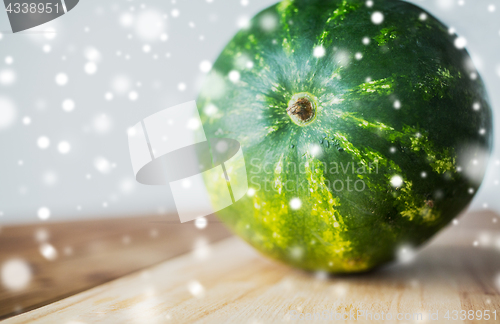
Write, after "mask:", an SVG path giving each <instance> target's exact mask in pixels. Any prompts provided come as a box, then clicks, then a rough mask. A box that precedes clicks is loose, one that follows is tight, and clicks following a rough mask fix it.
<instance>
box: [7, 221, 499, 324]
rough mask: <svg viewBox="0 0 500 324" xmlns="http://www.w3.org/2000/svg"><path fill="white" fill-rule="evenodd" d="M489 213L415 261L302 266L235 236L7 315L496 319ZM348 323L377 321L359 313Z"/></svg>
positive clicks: (75, 319) (95, 319)
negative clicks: (351, 269) (484, 222)
mask: <svg viewBox="0 0 500 324" xmlns="http://www.w3.org/2000/svg"><path fill="white" fill-rule="evenodd" d="M478 217H479V216H478ZM484 217H488V218H489V220H490V225H489V226H488V228H484V227H483V228H480V229H472V230H471V229H470V227H469V226H460V225H458V226H450V227H449V228H448V229H446V230H445V231H444V233H442V235H440V236H439V237H438V238H437V239H435V240H434V241H433V242H432V243H431V244H429V245H428V246H426V247H425V248H424V249H422V250H420V252H419V253H418V254H417V256H416V259H415V260H414V261H413V262H412V263H411V264H400V265H391V266H388V267H385V268H383V269H380V270H378V271H374V272H370V273H367V274H362V275H353V276H331V277H325V276H324V275H323V274H311V273H306V272H302V271H298V270H294V269H291V268H289V267H287V266H285V265H282V264H279V263H276V262H273V261H271V260H269V259H267V258H264V257H262V256H260V255H259V254H258V253H257V252H256V251H255V250H254V249H252V248H251V247H249V246H248V245H246V244H245V243H243V242H242V241H241V240H240V239H239V238H235V237H232V238H228V239H226V240H223V241H221V242H218V243H215V244H212V245H210V247H205V248H204V249H202V250H198V251H195V252H194V253H189V254H185V255H182V256H179V257H176V258H173V259H170V260H168V261H165V262H163V263H161V264H158V265H156V266H153V267H150V268H148V269H146V270H143V271H140V272H137V273H133V274H130V275H128V276H125V277H122V278H120V279H117V280H114V281H111V282H108V283H106V284H103V285H101V286H98V287H95V288H92V289H90V290H87V291H85V292H82V293H79V294H76V295H74V296H71V297H69V298H66V299H63V300H61V301H58V302H55V303H53V304H50V305H48V306H44V307H41V308H39V309H37V310H34V311H31V312H28V313H25V314H22V315H19V316H16V317H13V318H10V319H8V320H6V321H5V323H6V324H7V323H28V322H29V323H32V322H34V323H165V322H171V323H217V324H218V323H282V322H293V321H292V320H293V319H294V318H293V314H294V313H291V312H292V311H294V312H295V311H296V312H297V314H298V313H303V314H306V313H311V314H313V313H322V312H323V311H325V310H326V311H334V312H337V313H339V314H342V313H343V312H347V313H349V312H350V311H352V312H353V313H354V314H357V311H366V312H371V313H372V316H376V315H373V314H379V316H380V315H381V314H382V312H384V314H385V315H386V316H387V314H388V313H390V314H391V315H392V316H393V320H386V321H384V323H401V322H405V321H404V320H403V321H398V320H397V316H398V314H403V316H404V314H412V315H411V316H416V315H413V314H419V313H421V314H422V316H425V318H427V316H428V313H429V312H430V313H434V314H435V313H436V312H438V316H439V320H438V321H429V320H427V322H434V323H443V322H450V321H446V320H445V319H444V316H445V314H446V310H450V311H453V310H457V311H460V310H462V309H464V310H467V311H468V310H474V311H477V310H482V311H484V310H489V311H490V313H491V312H492V311H494V310H496V311H497V319H496V321H495V320H493V318H491V320H490V321H489V322H491V323H495V322H496V323H498V322H500V316H499V314H498V312H499V311H500V294H499V291H498V288H499V287H497V286H496V284H495V280H497V278H498V274H499V272H500V258H499V257H498V253H499V251H498V247H497V246H496V243H495V242H496V241H498V240H500V231H499V226H497V224H493V225H491V219H492V218H491V217H494V216H492V215H491V214H490V215H486V216H484ZM464 223H467V222H464ZM474 241H477V242H478V244H477V246H474V244H473V242H474ZM332 316H334V315H332ZM366 316H369V315H368V313H367V315H366ZM450 316H452V313H450ZM310 322H312V323H324V322H325V321H324V320H317V321H310ZM342 322H346V323H373V322H374V321H373V320H372V321H371V320H369V318H368V320H367V319H366V318H363V317H358V318H357V320H348V321H342ZM406 322H408V323H414V322H415V321H410V320H407V321H406ZM416 322H417V323H419V322H423V321H416ZM451 322H453V323H475V322H479V321H475V320H474V321H468V320H467V321H461V320H457V321H451Z"/></svg>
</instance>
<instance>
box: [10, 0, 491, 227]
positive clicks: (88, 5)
mask: <svg viewBox="0 0 500 324" xmlns="http://www.w3.org/2000/svg"><path fill="white" fill-rule="evenodd" d="M375 1H376V0H375ZM413 2H415V3H417V4H418V5H420V6H422V7H423V8H425V9H427V10H428V11H430V12H431V13H432V14H434V15H435V16H437V17H438V18H440V19H441V20H442V21H443V22H444V23H445V24H447V25H448V26H451V27H453V28H455V30H456V32H457V33H458V34H459V35H461V36H463V37H465V38H466V39H467V48H468V50H469V52H470V53H471V54H472V56H473V59H474V62H475V63H476V66H477V67H478V69H479V71H480V73H481V75H482V77H483V79H484V80H485V82H486V84H487V88H488V91H489V94H490V99H491V102H492V104H493V107H494V109H495V118H496V125H500V123H499V115H500V114H499V113H498V109H500V87H499V85H500V57H499V55H498V54H499V53H500V16H499V15H500V2H499V1H495V0H489V1H485V0H474V1H472V0H465V1H458V0H439V1H435V0H424V1H413ZM273 3H274V1H272V0H248V3H246V2H245V1H243V2H241V1H240V0H231V1H229V0H225V1H224V0H213V1H211V2H207V1H201V0H189V1H188V0H173V1H158V0H155V1H97V0H83V1H81V2H80V3H79V4H78V6H77V7H75V8H74V9H73V10H72V11H71V12H69V13H68V14H66V15H64V16H63V17H60V18H58V19H57V20H54V21H52V22H49V23H47V24H45V25H43V26H40V27H37V28H34V29H31V30H29V31H26V32H22V33H18V34H12V33H11V32H10V31H9V30H10V26H9V24H8V21H7V15H6V13H5V11H3V10H0V31H2V36H1V38H0V103H2V102H3V105H4V106H5V103H6V102H9V105H11V106H13V108H14V111H15V116H14V118H11V119H8V118H7V117H6V114H5V111H6V110H5V107H4V110H3V113H4V115H0V149H1V153H0V154H1V155H0V224H2V223H20V222H40V221H41V220H40V219H39V218H38V216H37V211H38V209H39V208H40V207H47V208H48V209H49V210H50V211H51V215H50V218H49V221H54V220H62V219H81V218H90V217H104V216H107V217H110V216H123V215H138V214H151V213H167V212H172V211H175V206H174V204H173V200H172V196H171V193H170V192H169V189H168V187H167V186H164V187H160V186H144V185H139V184H136V183H135V181H134V179H133V173H132V168H131V165H130V159H129V151H128V145H127V137H126V130H127V128H128V127H130V126H132V125H134V124H135V123H136V122H138V121H139V120H141V119H143V118H144V117H146V116H149V115H151V114H152V113H154V112H157V111H159V110H162V109H164V108H167V107H170V106H173V105H175V104H179V103H182V102H186V101H189V100H193V99H196V94H197V92H198V90H199V88H200V83H201V80H202V78H203V75H204V73H203V72H202V71H201V70H200V63H201V62H202V61H205V60H209V61H211V62H213V61H214V60H215V58H216V57H217V55H218V54H219V52H220V50H221V49H222V48H223V47H224V45H225V44H226V43H227V41H228V40H229V39H230V38H231V37H232V36H233V35H234V34H235V32H236V31H237V30H238V28H239V27H238V25H241V24H244V22H245V19H248V18H250V17H252V16H253V15H254V14H255V13H257V12H258V11H260V10H261V9H263V8H265V7H267V6H269V5H271V4H273ZM245 4H246V5H245ZM490 5H495V6H496V8H495V10H492V9H493V8H491V7H490V8H489V6H490ZM175 10H177V13H178V15H176V11H175ZM163 33H165V34H166V35H168V39H166V40H165V36H163V40H162V37H161V35H162V34H163ZM145 46H146V48H145ZM148 46H149V48H150V50H149V51H147V49H148ZM49 47H50V51H48V50H49ZM145 49H146V51H145ZM44 50H45V51H44ZM8 57H11V58H12V60H9V59H8ZM89 62H93V63H91V64H89ZM86 66H87V69H90V70H92V68H93V67H97V70H96V71H95V73H94V74H88V73H87V72H86V70H85V67H86ZM59 73H65V74H66V75H67V77H68V82H67V84H66V85H64V86H60V85H58V84H57V83H56V75H57V74H59ZM117 80H118V81H117ZM127 82H128V87H127V86H126V85H127ZM180 83H183V84H185V87H186V88H185V90H184V91H181V90H179V84H180ZM124 90H125V91H124ZM131 92H135V93H137V95H138V98H137V99H136V100H135V101H133V100H130V98H129V94H130V93H131ZM106 93H111V94H112V95H113V99H112V100H106V98H105V94H106ZM66 99H71V100H73V101H74V103H75V108H74V110H73V111H71V112H66V111H65V110H63V108H62V103H63V101H64V100H66ZM103 115H104V116H105V117H103ZM25 117H29V118H30V119H31V124H29V125H25V124H24V123H23V119H24V118H25ZM2 118H3V119H2ZM9 120H10V122H9ZM2 125H3V126H2ZM497 129H498V128H497ZM41 136H46V137H48V138H49V139H50V146H49V147H48V148H46V149H40V148H39V147H38V145H37V139H38V138H39V137H41ZM495 136H496V143H497V144H496V148H495V151H494V153H493V158H492V160H491V163H490V166H489V170H488V174H487V176H486V179H485V181H484V183H483V185H482V187H481V189H480V192H479V193H478V195H477V196H476V198H475V200H474V202H473V204H472V206H471V208H473V209H482V208H492V209H496V210H500V200H499V199H498V198H497V197H498V196H499V192H500V191H499V188H500V185H498V181H499V180H500V175H499V169H500V166H499V164H500V163H499V162H498V160H499V155H498V152H499V150H498V143H500V141H499V140H498V139H499V138H500V131H497V132H496V135H495ZM61 141H66V142H68V143H69V144H70V146H71V150H70V151H69V152H68V153H67V154H61V153H60V152H59V150H58V144H59V143H60V142H61ZM103 158H104V159H105V161H107V162H108V164H106V163H103V162H102V161H103V160H102V159H103ZM96 159H97V162H99V161H101V162H100V163H98V167H97V168H96V166H95V164H96ZM99 159H100V160H99Z"/></svg>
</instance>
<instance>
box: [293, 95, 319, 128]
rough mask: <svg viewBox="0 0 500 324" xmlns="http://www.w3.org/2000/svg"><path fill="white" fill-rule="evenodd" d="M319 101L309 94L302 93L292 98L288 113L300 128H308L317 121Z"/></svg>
mask: <svg viewBox="0 0 500 324" xmlns="http://www.w3.org/2000/svg"><path fill="white" fill-rule="evenodd" d="M317 103H318V99H317V98H316V97H315V96H313V95H312V94H310V93H308V92H300V93H297V94H295V95H293V96H292V98H291V99H290V101H289V102H288V108H286V112H287V113H288V116H290V119H292V121H293V122H294V123H295V124H297V125H298V126H306V125H309V124H311V123H312V122H313V121H314V120H315V119H316V109H317V106H318V104H317Z"/></svg>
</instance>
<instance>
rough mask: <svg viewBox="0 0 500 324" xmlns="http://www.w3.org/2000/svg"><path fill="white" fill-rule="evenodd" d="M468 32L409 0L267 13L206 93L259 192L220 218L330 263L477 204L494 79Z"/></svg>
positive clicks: (352, 263) (369, 260)
mask: <svg viewBox="0 0 500 324" xmlns="http://www.w3.org/2000/svg"><path fill="white" fill-rule="evenodd" d="M457 37H458V36H457V35H455V34H453V32H450V31H449V30H448V28H447V27H446V26H444V25H443V24H442V23H441V22H439V21H438V20H437V19H436V18H434V17H433V16H432V15H431V14H429V13H427V12H425V11H424V10H422V9H421V8H419V7H417V6H415V5H412V4H409V3H406V2H403V1H394V0H377V1H375V2H372V1H367V2H365V1H357V0H295V1H291V0H286V1H283V2H280V3H278V4H276V5H274V6H272V7H269V8H267V9H265V10H263V11H262V12H260V13H259V14H257V15H256V16H255V17H254V18H253V19H252V20H251V22H250V25H249V26H248V28H245V29H242V30H240V31H239V32H238V33H237V34H236V36H234V38H233V39H232V40H231V41H230V42H229V43H228V44H227V46H226V47H225V48H224V50H223V51H222V53H221V54H220V56H219V57H218V59H217V60H216V62H215V63H214V65H213V68H212V70H211V72H210V73H209V74H208V75H207V78H206V80H205V83H204V85H203V87H202V90H201V92H200V95H199V98H198V100H197V102H198V105H199V109H200V115H201V118H202V121H203V125H204V129H205V132H206V134H207V137H214V138H233V139H236V140H238V141H239V142H240V143H241V146H242V149H243V152H244V157H245V164H246V170H247V175H248V184H249V188H250V189H249V191H248V193H247V194H246V195H245V196H244V198H242V199H241V200H239V201H237V202H236V203H234V204H233V205H232V206H230V207H228V208H226V209H224V210H222V211H221V212H219V213H218V217H220V219H221V220H222V221H223V222H224V223H225V224H227V225H228V226H229V227H230V228H231V230H232V231H234V232H235V233H236V234H238V235H239V236H241V237H242V238H243V239H244V240H246V241H247V242H248V243H249V244H251V245H252V246H254V247H255V248H256V249H257V250H259V251H260V252H262V253H263V254H264V255H267V256H269V257H270V258H273V259H275V260H280V261H282V262H284V263H287V264H289V265H291V266H294V267H298V268H302V269H306V270H312V271H326V272H330V273H350V272H362V271H367V270H369V269H372V268H374V267H377V266H379V265H382V264H384V263H386V262H389V261H391V260H393V259H394V258H396V257H397V255H398V253H399V252H400V251H402V249H404V248H406V247H411V248H414V247H417V246H419V245H421V244H422V243H424V242H425V241H426V240H428V239H429V238H430V237H431V236H432V235H433V234H435V233H436V232H437V231H439V230H440V229H441V228H443V227H444V226H446V225H447V224H448V223H449V222H450V221H451V220H452V219H453V218H454V217H456V216H457V214H459V213H460V211H462V210H463V209H464V208H465V207H466V206H467V205H468V204H469V202H470V201H471V200H472V198H473V196H474V194H475V193H476V191H477V189H478V188H479V186H480V183H481V181H482V178H483V176H484V172H485V164H481V163H479V165H476V164H477V159H483V160H484V159H487V156H488V153H489V152H490V150H491V143H492V122H491V120H492V118H491V109H490V105H489V103H488V99H487V95H486V92H485V88H484V85H483V82H482V80H481V78H480V77H479V75H478V73H477V71H476V69H475V68H474V66H473V64H472V63H471V59H470V57H469V55H468V53H467V51H466V50H465V49H464V48H461V44H460V43H461V41H460V40H458V41H457ZM457 45H458V47H457ZM474 165H476V169H474ZM471 170H472V171H471ZM212 189H214V190H212V191H211V195H213V197H212V198H214V199H217V195H218V189H217V188H212ZM220 189H221V190H226V189H225V188H220Z"/></svg>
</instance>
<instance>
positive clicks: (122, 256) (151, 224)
mask: <svg viewBox="0 0 500 324" xmlns="http://www.w3.org/2000/svg"><path fill="white" fill-rule="evenodd" d="M229 235H230V234H229V232H228V231H227V230H225V228H224V227H223V225H222V224H221V223H220V222H218V221H217V220H215V219H214V218H213V217H211V218H209V225H208V226H207V228H205V229H203V230H200V229H197V228H196V227H195V226H194V225H193V223H192V222H191V223H187V224H180V223H179V220H178V218H177V219H176V217H175V216H148V217H135V218H113V219H105V220H91V221H77V222H65V223H43V224H33V225H22V226H10V227H4V228H2V229H1V232H0V266H1V265H3V264H4V263H5V262H7V261H8V260H12V259H16V258H19V259H22V260H24V261H25V262H27V264H28V265H29V267H30V268H31V272H32V279H31V282H30V283H29V286H27V287H26V288H25V289H23V290H20V291H12V290H8V289H6V288H5V287H4V286H0V318H2V317H3V318H6V317H9V316H12V315H15V314H18V313H20V312H24V311H28V310H31V309H34V308H37V307H40V306H43V305H46V304H48V303H51V302H53V301H56V300H59V299H61V298H64V297H67V296H70V295H73V294H75V293H77V292H80V291H82V290H85V289H89V288H91V287H94V286H96V285H99V284H102V283H104V282H107V281H110V280H112V279H116V278H119V277H121V276H123V275H126V274H128V273H131V272H133V271H137V270H139V269H143V268H145V267H148V266H151V265H153V264H157V263H159V262H161V261H164V260H167V259H169V258H172V257H174V256H177V255H180V254H182V253H185V252H187V251H190V250H192V249H193V246H195V245H203V244H208V243H209V242H213V241H217V240H220V239H222V238H225V237H227V236H229ZM46 243H48V244H50V245H51V246H53V247H54V248H55V250H56V251H57V257H56V258H55V259H54V260H50V259H47V258H45V257H44V256H43V255H42V254H41V252H40V248H41V246H42V245H43V244H46ZM49 256H51V255H49Z"/></svg>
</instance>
